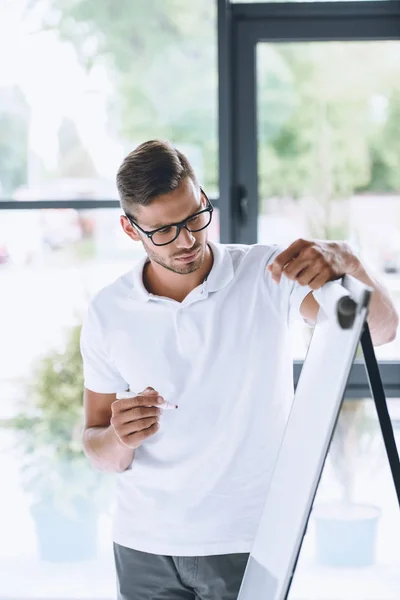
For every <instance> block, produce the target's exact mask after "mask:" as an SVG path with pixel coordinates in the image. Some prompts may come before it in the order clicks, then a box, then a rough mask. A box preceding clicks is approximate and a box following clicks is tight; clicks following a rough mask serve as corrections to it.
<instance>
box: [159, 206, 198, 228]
mask: <svg viewBox="0 0 400 600" xmlns="http://www.w3.org/2000/svg"><path fill="white" fill-rule="evenodd" d="M201 210H202V208H201V204H200V206H199V207H198V208H197V209H196V210H195V211H194V212H192V213H190V215H188V216H187V217H186V218H185V219H182V220H181V221H175V222H174V223H160V224H159V225H154V227H152V228H151V229H150V230H149V231H153V230H154V229H161V228H162V227H171V225H175V223H182V221H186V219H190V217H193V215H195V214H196V213H198V212H200V211H201Z"/></svg>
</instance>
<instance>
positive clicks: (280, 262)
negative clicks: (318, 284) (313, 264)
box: [269, 239, 310, 280]
mask: <svg viewBox="0 0 400 600" xmlns="http://www.w3.org/2000/svg"><path fill="white" fill-rule="evenodd" d="M309 243H310V242H307V241H305V240H303V239H298V240H296V241H295V242H293V243H292V244H290V246H289V247H288V248H286V250H284V251H283V252H281V253H280V254H278V256H277V257H276V258H275V259H274V261H273V262H272V263H271V268H270V269H269V270H270V272H271V273H272V276H273V277H274V278H275V279H277V280H280V277H281V275H282V271H283V269H284V267H285V265H287V263H288V262H290V261H291V260H292V259H293V258H296V257H297V256H298V255H299V254H300V252H301V251H302V250H303V249H304V248H305V247H307V245H308V244H309Z"/></svg>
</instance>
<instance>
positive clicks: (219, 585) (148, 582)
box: [114, 544, 249, 600]
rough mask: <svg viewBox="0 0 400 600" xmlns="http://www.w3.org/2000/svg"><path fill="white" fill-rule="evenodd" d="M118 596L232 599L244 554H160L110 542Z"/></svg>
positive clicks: (153, 599) (137, 599)
mask: <svg viewBox="0 0 400 600" xmlns="http://www.w3.org/2000/svg"><path fill="white" fill-rule="evenodd" d="M114 557H115V566H116V571H117V585H118V600H236V599H237V596H238V593H239V588H240V584H241V582H242V579H243V575H244V571H245V568H246V564H247V560H248V557H249V555H248V554H222V555H216V556H161V555H158V554H147V552H139V551H138V550H132V549H130V548H125V547H124V546H119V545H118V544H114Z"/></svg>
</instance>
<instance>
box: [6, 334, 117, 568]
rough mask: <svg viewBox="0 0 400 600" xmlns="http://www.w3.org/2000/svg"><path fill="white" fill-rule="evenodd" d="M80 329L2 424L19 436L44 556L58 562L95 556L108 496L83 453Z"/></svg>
mask: <svg viewBox="0 0 400 600" xmlns="http://www.w3.org/2000/svg"><path fill="white" fill-rule="evenodd" d="M80 329H81V328H80V326H74V327H72V328H71V329H70V330H69V332H68V335H67V339H66V343H65V346H64V348H62V350H61V351H60V350H52V351H50V352H49V353H48V354H47V355H45V356H44V357H42V358H41V359H40V360H39V362H38V364H37V366H36V368H35V370H34V374H33V378H32V379H31V381H30V384H29V386H28V388H27V394H26V399H25V401H24V405H23V406H22V407H21V410H20V412H19V413H18V414H17V415H16V416H15V417H14V418H11V419H9V420H7V422H6V423H3V426H6V427H7V428H12V429H14V430H15V431H16V433H17V449H18V450H19V451H20V452H21V454H22V482H23V486H24V488H25V490H26V492H27V493H28V495H29V497H30V499H31V513H32V516H33V519H34V523H35V528H36V533H37V538H38V549H39V555H40V557H41V558H42V559H43V560H49V561H53V562H59V561H74V560H82V559H89V558H92V557H94V556H95V554H96V547H97V515H98V510H97V507H98V505H99V503H101V499H102V498H103V497H104V493H106V492H107V491H108V490H107V486H106V485H105V483H106V481H105V479H104V476H103V474H101V473H98V472H96V471H95V470H93V469H92V468H91V467H90V464H89V462H88V460H87V458H86V457H85V455H84V452H83V448H82V442H81V432H82V425H83V403H82V397H83V368H82V359H81V355H80V346H79V340H80Z"/></svg>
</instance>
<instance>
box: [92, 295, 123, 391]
mask: <svg viewBox="0 0 400 600" xmlns="http://www.w3.org/2000/svg"><path fill="white" fill-rule="evenodd" d="M80 348H81V355H82V360H83V376H84V385H85V387H86V388H88V389H89V390H92V391H93V392H97V393H98V394H115V393H118V392H123V391H125V390H127V389H128V387H129V386H128V384H127V383H126V381H124V379H123V377H122V376H121V374H120V373H119V372H118V370H117V368H116V367H115V365H114V363H113V361H112V359H111V357H110V356H109V353H108V352H107V348H106V343H105V340H104V335H103V332H102V330H101V325H100V322H99V319H98V318H97V316H96V313H95V311H94V309H93V307H92V306H89V309H88V311H87V314H86V317H85V319H84V322H83V326H82V331H81V338H80Z"/></svg>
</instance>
